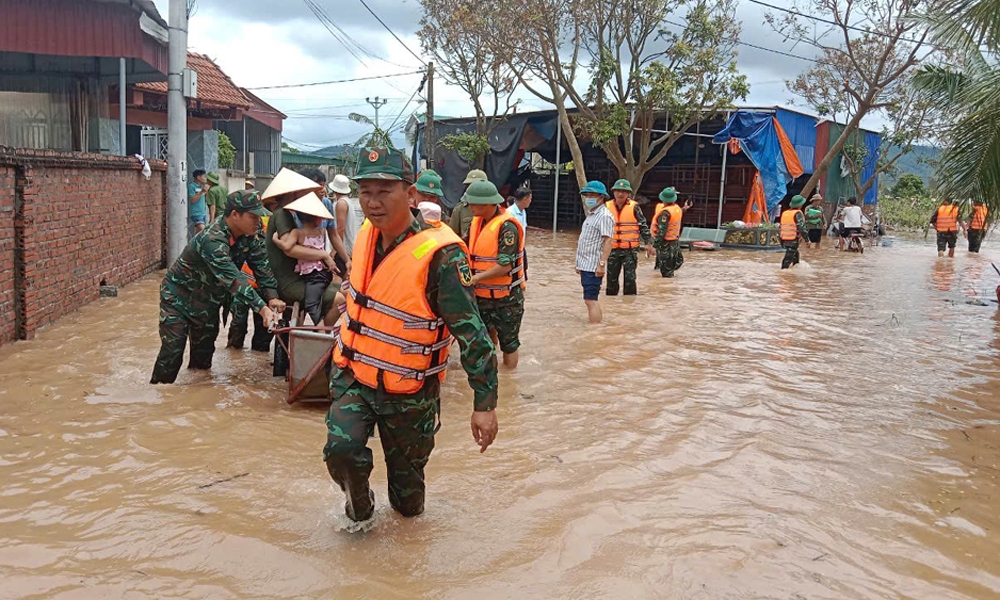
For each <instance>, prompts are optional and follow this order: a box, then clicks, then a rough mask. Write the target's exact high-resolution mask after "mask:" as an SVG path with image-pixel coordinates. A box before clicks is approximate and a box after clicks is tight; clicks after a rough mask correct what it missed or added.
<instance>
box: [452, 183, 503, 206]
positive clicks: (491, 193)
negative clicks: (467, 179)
mask: <svg viewBox="0 0 1000 600" xmlns="http://www.w3.org/2000/svg"><path fill="white" fill-rule="evenodd" d="M462 200H465V201H466V202H467V203H469V204H503V203H504V199H503V196H501V195H500V194H499V193H497V186H495V185H493V184H492V183H490V182H489V181H473V182H472V184H471V185H469V189H468V190H466V191H465V195H464V196H462Z"/></svg>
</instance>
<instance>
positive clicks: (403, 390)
mask: <svg viewBox="0 0 1000 600" xmlns="http://www.w3.org/2000/svg"><path fill="white" fill-rule="evenodd" d="M378 233H379V232H378V230H377V229H375V227H373V226H372V224H371V223H370V222H369V221H365V223H364V224H363V225H362V226H361V229H360V230H359V231H358V237H357V239H356V241H355V243H354V253H353V254H354V255H353V263H352V267H353V268H352V269H351V277H350V283H349V287H348V289H347V292H348V297H347V314H346V315H345V316H344V320H343V322H342V323H341V326H340V339H339V340H338V341H337V347H336V348H335V349H334V351H333V360H334V362H335V363H336V364H337V366H339V367H342V368H343V367H350V369H351V371H352V372H353V373H354V377H355V379H357V380H358V381H359V382H361V383H363V384H364V385H366V386H368V387H370V388H375V389H378V387H379V384H380V383H381V384H382V385H383V386H384V387H385V391H386V392H388V393H390V394H412V393H414V392H417V391H419V390H420V388H421V387H423V385H424V381H425V380H426V379H427V378H428V377H433V376H437V377H438V378H440V379H441V381H444V376H445V370H446V369H447V367H448V349H449V348H450V347H451V343H452V341H453V339H452V337H451V334H450V333H449V331H448V327H447V326H446V325H445V324H444V321H443V320H442V319H441V318H440V317H438V316H437V315H436V314H435V313H434V311H433V309H432V308H431V306H430V305H429V304H428V303H427V274H428V270H429V268H430V264H431V260H432V259H433V258H434V254H435V253H436V252H437V251H438V250H441V249H442V248H446V247H448V246H454V245H458V246H460V247H461V248H462V249H463V250H465V244H464V243H463V242H462V240H461V239H460V238H459V237H458V236H457V235H455V232H453V231H452V230H451V228H450V227H432V228H430V229H425V230H423V231H421V232H419V233H416V234H414V235H411V236H410V237H409V238H407V239H406V240H404V241H403V242H402V243H401V244H399V245H398V246H396V247H395V248H393V249H392V251H391V252H389V254H388V255H387V256H385V258H383V259H382V262H380V263H379V265H378V268H377V269H373V265H374V262H375V245H376V244H377V243H378V242H377V240H378Z"/></svg>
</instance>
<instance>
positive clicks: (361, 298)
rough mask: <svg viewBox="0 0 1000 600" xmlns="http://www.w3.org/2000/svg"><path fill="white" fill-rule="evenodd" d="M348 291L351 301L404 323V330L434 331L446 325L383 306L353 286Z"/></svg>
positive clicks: (386, 305) (439, 320) (442, 321)
mask: <svg viewBox="0 0 1000 600" xmlns="http://www.w3.org/2000/svg"><path fill="white" fill-rule="evenodd" d="M347 291H348V293H350V295H351V299H352V300H353V301H354V302H355V303H357V305H358V306H360V307H361V308H368V309H371V310H374V311H377V312H380V313H382V314H384V315H388V316H390V317H392V318H394V319H397V320H399V321H402V322H403V329H428V330H430V331H433V330H435V329H438V328H439V327H442V326H443V325H444V319H431V320H428V319H425V318H423V317H418V316H417V315H412V314H410V313H408V312H406V311H403V310H399V309H398V308H393V307H391V306H389V305H388V304H383V303H381V302H379V301H377V300H373V299H372V298H370V297H369V296H366V295H364V294H362V293H361V292H359V291H357V290H355V289H354V287H353V286H350V285H348V287H347Z"/></svg>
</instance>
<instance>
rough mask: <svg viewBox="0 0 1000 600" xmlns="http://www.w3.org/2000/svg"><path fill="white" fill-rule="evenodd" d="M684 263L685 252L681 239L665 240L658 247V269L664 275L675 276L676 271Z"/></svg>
mask: <svg viewBox="0 0 1000 600" xmlns="http://www.w3.org/2000/svg"><path fill="white" fill-rule="evenodd" d="M683 264H684V253H683V252H681V243H680V242H679V241H673V242H665V243H663V244H662V245H660V246H658V247H657V248H656V269H657V270H658V271H659V272H660V275H663V276H664V277H673V276H674V271H676V270H677V269H680V268H681V266H682V265H683Z"/></svg>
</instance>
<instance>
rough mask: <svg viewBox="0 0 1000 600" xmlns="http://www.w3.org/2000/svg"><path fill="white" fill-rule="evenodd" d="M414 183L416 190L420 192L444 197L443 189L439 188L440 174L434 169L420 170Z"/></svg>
mask: <svg viewBox="0 0 1000 600" xmlns="http://www.w3.org/2000/svg"><path fill="white" fill-rule="evenodd" d="M416 185H417V191H418V192H420V193H421V194H428V195H431V196H437V197H438V198H443V197H444V191H443V190H442V189H441V176H440V175H438V174H437V173H435V172H434V171H421V172H420V177H417V182H416Z"/></svg>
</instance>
